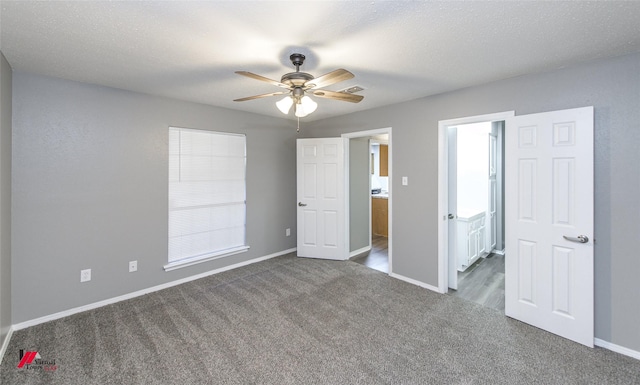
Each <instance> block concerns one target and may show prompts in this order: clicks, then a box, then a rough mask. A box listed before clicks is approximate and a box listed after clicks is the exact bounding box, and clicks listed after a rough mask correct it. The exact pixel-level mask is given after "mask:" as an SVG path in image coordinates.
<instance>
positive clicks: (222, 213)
mask: <svg viewBox="0 0 640 385" xmlns="http://www.w3.org/2000/svg"><path fill="white" fill-rule="evenodd" d="M246 159H247V156H246V137H245V135H239V134H227V133H221V132H214V131H205V130H193V129H187V128H176V127H170V128H169V263H168V264H167V265H165V266H164V268H165V270H167V271H168V270H173V269H176V268H179V267H184V266H189V265H193V264H195V263H199V262H204V261H208V260H211V259H215V258H221V257H224V256H228V255H232V254H237V253H240V252H244V251H246V250H247V249H249V247H248V246H247V245H246V241H245V217H246V202H245V198H246V180H245V170H246Z"/></svg>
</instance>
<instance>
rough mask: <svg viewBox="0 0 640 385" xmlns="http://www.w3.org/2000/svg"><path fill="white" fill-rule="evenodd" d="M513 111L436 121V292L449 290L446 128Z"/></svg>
mask: <svg viewBox="0 0 640 385" xmlns="http://www.w3.org/2000/svg"><path fill="white" fill-rule="evenodd" d="M514 116H515V111H504V112H496V113H491V114H485V115H476V116H468V117H463V118H456V119H447V120H440V121H438V292H440V293H442V294H445V293H447V291H448V290H449V219H448V218H447V216H448V215H449V175H448V174H449V139H448V135H447V128H448V127H450V126H457V125H461V124H469V123H481V122H487V121H497V120H507V119H509V118H512V117H514Z"/></svg>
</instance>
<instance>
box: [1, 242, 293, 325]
mask: <svg viewBox="0 0 640 385" xmlns="http://www.w3.org/2000/svg"><path fill="white" fill-rule="evenodd" d="M294 251H296V248H295V247H294V248H291V249H288V250H283V251H280V252H277V253H273V254H269V255H265V256H264V257H258V258H254V259H250V260H248V261H244V262H239V263H236V264H233V265H229V266H225V267H221V268H219V269H215V270H211V271H207V272H204V273H201V274H196V275H192V276H190V277H186V278H182V279H178V280H175V281H172V282H167V283H163V284H161V285H157V286H153V287H149V288H146V289H142V290H138V291H134V292H133V293H129V294H124V295H120V296H118V297H113V298H109V299H105V300H103V301H99V302H94V303H91V304H88V305H83V306H79V307H75V308H73V309H69V310H64V311H61V312H58V313H54V314H49V315H46V316H44V317H40V318H35V319H32V320H29V321H24V322H20V323H18V324H15V325H13V330H21V329H24V328H28V327H31V326H35V325H39V324H42V323H45V322H49V321H53V320H57V319H60V318H63V317H68V316H70V315H73V314H77V313H81V312H83V311H87V310H93V309H97V308H99V307H103V306H106V305H111V304H114V303H117V302H121V301H125V300H128V299H131V298H135V297H140V296H143V295H145V294H149V293H153V292H156V291H159V290H163V289H168V288H170V287H173V286H177V285H180V284H183V283H187V282H191V281H194V280H196V279H200V278H204V277H208V276H210V275H213V274H218V273H222V272H224V271H227V270H232V269H236V268H238V267H242V266H246V265H251V264H253V263H256V262H262V261H265V260H267V259H271V258H275V257H278V256H281V255H285V254H289V253H292V252H294Z"/></svg>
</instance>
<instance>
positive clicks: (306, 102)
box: [300, 96, 318, 115]
mask: <svg viewBox="0 0 640 385" xmlns="http://www.w3.org/2000/svg"><path fill="white" fill-rule="evenodd" d="M300 104H302V106H303V107H304V112H306V113H307V115H309V114H310V113H312V112H313V111H315V110H316V108H318V103H316V102H314V101H313V99H311V98H310V97H308V96H303V97H302V99H301V100H300Z"/></svg>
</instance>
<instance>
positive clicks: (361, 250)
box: [349, 242, 371, 258]
mask: <svg viewBox="0 0 640 385" xmlns="http://www.w3.org/2000/svg"><path fill="white" fill-rule="evenodd" d="M369 250H371V242H369V246H365V247H363V248H361V249H358V250H354V251H352V252H351V253H349V258H353V257H355V256H356V255H358V254H362V253H365V252H367V251H369Z"/></svg>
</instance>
